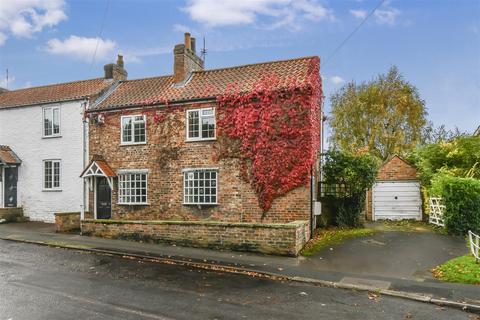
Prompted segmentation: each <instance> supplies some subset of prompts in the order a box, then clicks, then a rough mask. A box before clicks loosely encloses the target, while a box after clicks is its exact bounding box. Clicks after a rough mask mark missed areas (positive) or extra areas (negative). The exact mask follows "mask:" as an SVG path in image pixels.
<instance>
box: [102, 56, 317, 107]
mask: <svg viewBox="0 0 480 320" xmlns="http://www.w3.org/2000/svg"><path fill="white" fill-rule="evenodd" d="M316 61H319V58H318V57H304V58H297V59H290V60H283V61H273V62H265V63H257V64H249V65H243V66H236V67H231V68H223V69H213V70H202V71H194V72H193V73H192V75H191V77H190V78H189V79H187V81H186V82H185V84H184V85H181V86H178V85H175V84H174V77H173V75H169V76H162V77H154V78H145V79H136V80H126V81H121V82H120V84H119V85H118V87H116V88H115V90H113V92H111V93H110V94H109V95H108V96H107V97H106V98H104V99H103V100H101V101H100V102H99V103H97V105H96V106H94V107H93V111H98V110H107V109H113V108H122V107H135V106H142V105H148V104H161V103H164V102H166V101H168V102H176V101H189V100H200V99H212V98H216V97H217V96H218V95H220V94H223V93H225V89H227V88H228V86H229V85H232V84H234V83H236V84H237V85H238V87H237V88H238V89H237V90H238V92H248V91H250V90H252V89H253V85H254V84H255V83H256V82H258V81H259V80H260V79H261V78H262V77H263V76H265V75H275V76H277V77H278V79H279V80H280V81H279V83H278V87H279V89H280V88H282V87H286V86H287V84H288V81H289V80H290V79H291V78H295V79H296V80H298V81H300V83H302V82H303V83H304V82H305V81H306V80H307V79H308V76H309V75H310V74H312V73H313V72H317V73H318V67H317V69H316V70H315V69H312V65H313V63H315V62H316Z"/></svg>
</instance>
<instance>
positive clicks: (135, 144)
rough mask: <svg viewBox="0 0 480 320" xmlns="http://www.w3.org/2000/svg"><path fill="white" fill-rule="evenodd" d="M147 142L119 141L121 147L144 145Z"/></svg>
mask: <svg viewBox="0 0 480 320" xmlns="http://www.w3.org/2000/svg"><path fill="white" fill-rule="evenodd" d="M146 144H147V142H132V143H124V142H122V143H120V146H121V147H128V146H143V145H146Z"/></svg>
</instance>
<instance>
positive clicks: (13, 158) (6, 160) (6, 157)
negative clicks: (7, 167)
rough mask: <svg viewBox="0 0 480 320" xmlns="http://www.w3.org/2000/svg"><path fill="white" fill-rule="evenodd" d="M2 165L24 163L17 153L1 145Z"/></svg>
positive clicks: (0, 156)
mask: <svg viewBox="0 0 480 320" xmlns="http://www.w3.org/2000/svg"><path fill="white" fill-rule="evenodd" d="M0 163H3V164H20V163H22V161H21V160H20V158H19V157H18V156H17V155H16V154H15V152H13V151H12V149H10V147H9V146H2V145H0Z"/></svg>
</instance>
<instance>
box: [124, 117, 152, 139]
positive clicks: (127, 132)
mask: <svg viewBox="0 0 480 320" xmlns="http://www.w3.org/2000/svg"><path fill="white" fill-rule="evenodd" d="M121 121H122V137H121V139H122V140H121V141H122V144H142V143H145V142H146V141H147V134H146V130H145V123H146V120H145V116H142V115H139V116H138V115H137V116H123V117H122V118H121Z"/></svg>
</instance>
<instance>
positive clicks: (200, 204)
mask: <svg viewBox="0 0 480 320" xmlns="http://www.w3.org/2000/svg"><path fill="white" fill-rule="evenodd" d="M183 205H184V206H201V207H210V206H218V202H215V203H213V202H212V203H185V202H184V203H183Z"/></svg>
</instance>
